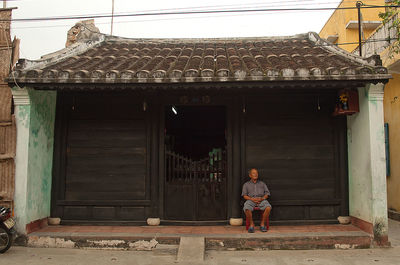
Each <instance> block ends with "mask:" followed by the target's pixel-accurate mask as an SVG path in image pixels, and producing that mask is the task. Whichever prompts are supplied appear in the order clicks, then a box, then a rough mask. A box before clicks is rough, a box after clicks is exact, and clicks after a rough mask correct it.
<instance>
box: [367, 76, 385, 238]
mask: <svg viewBox="0 0 400 265" xmlns="http://www.w3.org/2000/svg"><path fill="white" fill-rule="evenodd" d="M367 89H368V101H369V122H370V145H371V152H370V156H371V160H370V161H371V188H372V189H371V195H372V196H371V200H372V205H371V206H372V224H373V231H374V238H375V240H376V241H379V242H381V243H383V244H384V243H385V242H387V241H388V215H387V188H386V159H385V158H386V157H385V130H384V113H383V94H384V92H383V89H384V85H383V84H382V83H379V84H376V85H373V84H371V85H369V87H368V88H367Z"/></svg>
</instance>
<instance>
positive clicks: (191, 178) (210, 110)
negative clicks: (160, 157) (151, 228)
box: [165, 105, 227, 221]
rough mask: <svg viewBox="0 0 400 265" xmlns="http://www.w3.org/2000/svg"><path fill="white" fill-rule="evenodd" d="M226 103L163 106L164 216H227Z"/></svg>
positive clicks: (208, 218) (198, 218)
mask: <svg viewBox="0 0 400 265" xmlns="http://www.w3.org/2000/svg"><path fill="white" fill-rule="evenodd" d="M226 168H227V167H226V108H225V107H224V106H182V105H177V106H174V105H169V106H166V107H165V184H166V185H165V187H166V192H165V195H166V197H165V210H166V211H165V215H166V216H165V217H166V219H168V220H183V221H211V220H225V219H226Z"/></svg>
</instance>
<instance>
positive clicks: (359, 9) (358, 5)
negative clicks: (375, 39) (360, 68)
mask: <svg viewBox="0 0 400 265" xmlns="http://www.w3.org/2000/svg"><path fill="white" fill-rule="evenodd" d="M361 5H362V2H360V1H358V2H357V3H356V7H357V12H358V49H359V51H360V56H362V45H361Z"/></svg>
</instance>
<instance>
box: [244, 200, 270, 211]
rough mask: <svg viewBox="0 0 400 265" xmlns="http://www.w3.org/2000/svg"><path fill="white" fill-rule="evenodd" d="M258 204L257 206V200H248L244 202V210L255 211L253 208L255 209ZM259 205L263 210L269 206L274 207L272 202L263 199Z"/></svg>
mask: <svg viewBox="0 0 400 265" xmlns="http://www.w3.org/2000/svg"><path fill="white" fill-rule="evenodd" d="M256 206H257V203H255V202H253V201H251V200H247V201H246V202H245V203H244V206H243V211H244V212H245V211H246V210H250V211H253V210H254V207H256ZM258 207H259V208H260V209H261V210H262V211H264V210H265V209H266V208H267V207H270V208H272V206H271V204H270V203H269V202H268V201H267V200H263V201H261V202H260V204H258Z"/></svg>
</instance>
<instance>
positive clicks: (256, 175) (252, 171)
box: [249, 168, 258, 182]
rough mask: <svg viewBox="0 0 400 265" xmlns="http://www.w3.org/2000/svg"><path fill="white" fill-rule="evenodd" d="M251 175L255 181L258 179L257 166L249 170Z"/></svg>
mask: <svg viewBox="0 0 400 265" xmlns="http://www.w3.org/2000/svg"><path fill="white" fill-rule="evenodd" d="M249 177H250V179H251V180H252V181H254V182H255V181H257V179H258V170H257V169H255V168H251V169H250V170H249Z"/></svg>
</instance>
